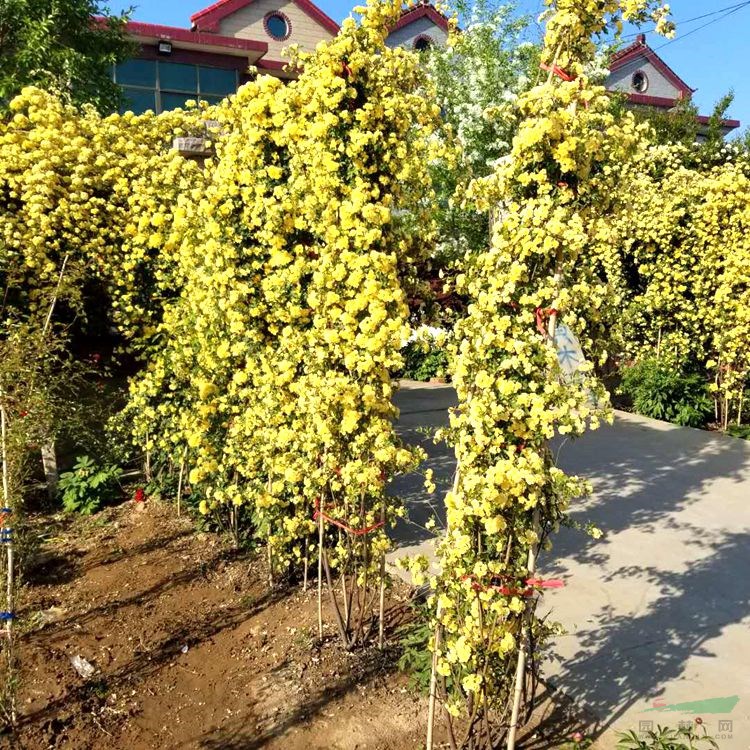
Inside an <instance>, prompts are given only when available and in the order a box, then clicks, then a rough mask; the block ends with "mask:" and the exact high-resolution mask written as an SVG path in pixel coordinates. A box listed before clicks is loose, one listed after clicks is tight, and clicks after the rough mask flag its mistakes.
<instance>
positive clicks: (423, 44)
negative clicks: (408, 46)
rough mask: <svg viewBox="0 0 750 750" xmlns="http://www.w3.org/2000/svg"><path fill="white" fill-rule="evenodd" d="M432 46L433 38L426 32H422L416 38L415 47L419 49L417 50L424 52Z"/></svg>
mask: <svg viewBox="0 0 750 750" xmlns="http://www.w3.org/2000/svg"><path fill="white" fill-rule="evenodd" d="M430 47H432V39H430V37H428V36H427V35H426V34H421V35H420V36H418V37H417V38H416V39H415V40H414V49H415V50H417V52H424V51H425V50H427V49H430Z"/></svg>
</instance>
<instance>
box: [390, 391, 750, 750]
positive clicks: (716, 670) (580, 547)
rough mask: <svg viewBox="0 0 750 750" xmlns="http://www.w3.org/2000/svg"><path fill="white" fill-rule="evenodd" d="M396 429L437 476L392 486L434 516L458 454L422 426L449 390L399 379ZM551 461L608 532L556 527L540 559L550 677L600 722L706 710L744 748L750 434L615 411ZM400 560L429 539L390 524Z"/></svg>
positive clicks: (717, 728) (749, 688) (441, 409)
mask: <svg viewBox="0 0 750 750" xmlns="http://www.w3.org/2000/svg"><path fill="white" fill-rule="evenodd" d="M397 403H398V405H399V406H400V408H401V419H400V430H401V432H402V434H403V435H404V437H405V439H406V440H407V441H409V442H418V443H420V444H422V445H423V446H424V447H425V449H426V450H428V452H429V455H430V458H429V460H428V462H427V466H428V467H431V468H433V470H434V472H435V475H436V477H437V478H438V492H437V493H436V494H435V495H434V496H432V497H428V496H426V495H425V494H424V492H423V491H422V489H421V478H420V477H415V476H410V477H404V478H401V479H400V480H399V481H398V482H396V483H395V487H394V491H395V492H398V493H400V494H401V495H402V496H404V497H405V499H406V501H407V504H408V506H409V509H410V514H411V517H412V520H413V521H415V522H416V523H418V524H424V522H425V521H426V520H427V518H429V517H430V515H432V514H434V513H437V515H438V516H440V515H441V514H442V510H441V508H440V505H441V493H442V492H444V491H445V490H446V489H447V488H448V487H449V485H450V482H451V478H452V474H453V470H454V466H455V462H454V459H453V456H452V455H451V453H450V452H449V451H447V450H446V449H445V448H444V447H442V446H434V445H433V444H432V442H431V441H430V440H429V438H427V437H426V436H425V435H424V434H422V433H421V432H420V428H424V427H435V426H439V425H441V424H445V423H446V420H447V408H448V407H449V406H450V405H452V404H453V403H455V395H454V393H453V391H452V389H451V388H450V387H446V386H443V387H435V386H424V385H421V384H420V385H418V384H414V383H405V384H404V386H403V387H402V390H401V391H400V392H399V393H398V395H397ZM555 449H556V450H557V452H558V460H559V464H560V465H561V467H562V468H564V469H565V470H566V471H568V472H570V473H578V474H580V475H583V476H586V477H587V478H589V479H590V480H591V482H592V484H593V487H594V494H593V496H592V497H591V498H589V499H587V500H586V501H584V502H582V503H580V504H579V505H578V506H577V507H575V509H574V510H573V513H572V515H573V518H574V519H575V520H576V521H578V522H581V523H585V522H587V521H592V522H594V523H595V524H596V525H597V526H599V527H600V528H601V529H602V530H603V531H604V533H605V536H604V538H602V539H600V540H598V541H594V540H592V539H590V538H589V537H587V536H585V535H584V534H583V533H582V532H577V531H573V530H570V529H564V530H563V531H561V533H560V534H559V535H558V536H557V538H556V540H555V549H554V551H553V552H552V553H550V554H549V555H547V556H546V557H545V558H544V559H543V560H542V566H543V572H544V574H545V575H547V576H555V577H560V578H563V579H565V581H566V587H565V588H564V589H561V590H557V591H551V592H549V593H547V594H546V596H545V598H544V601H543V603H542V609H541V612H542V613H545V612H546V611H549V610H551V618H552V619H554V620H556V621H558V622H560V623H561V624H562V625H563V627H564V628H565V631H566V635H563V636H560V637H559V638H558V639H557V641H556V643H555V644H554V646H553V649H552V651H553V653H554V655H555V657H554V660H552V661H550V662H549V663H547V664H546V665H545V668H544V671H545V674H546V675H547V676H548V677H549V679H550V681H551V682H552V683H553V684H554V685H556V686H557V687H559V688H560V689H561V690H562V691H563V692H564V693H566V694H567V695H569V696H570V697H571V698H572V699H574V700H575V701H576V702H577V703H578V704H579V705H582V706H585V707H587V708H588V709H589V710H590V711H591V712H593V713H594V714H595V715H596V716H597V717H598V718H599V719H600V720H601V722H602V724H601V726H602V728H603V729H605V730H606V731H605V733H604V735H603V737H602V743H601V746H603V747H613V746H614V740H613V737H614V730H616V729H636V730H638V729H639V727H640V728H641V729H644V728H646V727H647V726H648V723H649V722H652V723H653V725H654V727H656V725H657V724H662V725H668V726H672V727H676V726H678V725H679V723H680V722H686V721H692V720H693V719H695V718H696V717H698V716H699V717H701V719H703V721H704V723H705V724H706V726H707V727H708V730H709V733H712V734H715V735H717V739H718V742H719V746H720V748H721V750H735V749H737V750H739V749H740V748H742V749H743V750H747V749H748V748H750V442H747V441H742V440H737V439H734V438H729V437H724V436H722V435H715V434H711V433H707V432H704V431H700V430H691V429H685V428H679V427H674V426H672V425H668V424H665V423H663V422H657V421H655V420H651V419H646V418H644V417H639V416H634V415H631V414H625V413H621V412H618V413H617V417H616V421H615V424H614V426H612V427H605V428H603V429H601V430H599V431H597V432H592V433H589V434H587V435H586V436H584V437H583V438H581V439H580V440H578V441H575V442H572V441H568V442H565V443H562V444H560V445H556V446H555ZM397 531H398V535H399V541H400V547H399V549H398V550H397V552H396V553H394V555H395V556H400V555H403V554H412V553H414V552H418V551H422V552H426V553H428V554H430V553H431V552H432V541H431V535H430V534H429V533H428V532H426V531H425V530H424V529H421V528H419V527H418V526H414V525H406V524H404V525H402V526H401V527H399V529H397Z"/></svg>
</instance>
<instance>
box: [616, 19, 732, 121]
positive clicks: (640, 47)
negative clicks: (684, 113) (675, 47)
mask: <svg viewBox="0 0 750 750" xmlns="http://www.w3.org/2000/svg"><path fill="white" fill-rule="evenodd" d="M605 85H606V87H607V88H608V89H609V90H610V91H617V92H620V93H623V94H625V95H626V96H627V100H628V102H629V103H630V104H631V105H632V106H641V107H653V108H654V109H657V110H662V111H665V112H666V111H669V110H670V109H673V108H674V107H676V106H677V105H678V104H680V102H683V101H686V100H690V99H691V98H692V96H693V93H694V92H695V89H692V88H690V86H688V85H687V83H685V81H683V80H682V78H680V76H678V75H677V73H675V72H674V70H672V68H670V67H669V65H667V64H666V63H665V62H664V60H662V58H661V57H659V55H657V54H656V52H654V50H653V49H651V47H649V46H648V44H647V43H646V35H645V34H639V35H638V36H637V38H636V40H635V42H633V44H631V45H629V46H628V47H625V48H624V49H622V50H620V51H619V52H617V53H615V54H614V55H613V56H612V59H611V61H610V66H609V77H608V78H607V81H606V84H605ZM698 122H699V124H700V125H701V126H703V127H704V128H705V127H706V126H707V125H708V122H709V117H708V116H707V115H699V116H698ZM739 126H740V122H739V120H723V121H722V130H723V131H724V134H725V135H726V134H728V133H730V132H731V131H732V130H735V129H736V128H738V127H739Z"/></svg>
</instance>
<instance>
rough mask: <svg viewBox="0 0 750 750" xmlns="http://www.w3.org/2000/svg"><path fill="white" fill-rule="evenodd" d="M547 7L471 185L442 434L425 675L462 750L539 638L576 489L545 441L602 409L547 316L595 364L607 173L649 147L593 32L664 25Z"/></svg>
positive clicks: (568, 5) (486, 739)
mask: <svg viewBox="0 0 750 750" xmlns="http://www.w3.org/2000/svg"><path fill="white" fill-rule="evenodd" d="M549 5H550V6H551V7H550V9H549V11H548V17H547V20H548V22H547V33H546V36H545V49H544V51H543V53H542V65H543V68H544V69H545V70H547V71H548V77H547V80H546V82H545V83H543V84H542V85H539V86H536V87H535V88H533V89H531V90H530V91H529V92H527V93H524V94H522V95H521V96H520V97H519V100H518V115H519V118H520V124H519V128H518V132H517V135H516V136H515V138H514V141H513V147H512V150H511V153H510V155H509V157H508V158H506V159H504V160H503V161H502V162H501V164H500V165H499V167H498V169H497V170H496V172H495V173H494V174H493V175H492V176H491V177H489V178H487V179H484V180H480V181H477V182H475V184H474V185H473V188H472V193H473V196H474V197H475V199H476V201H477V203H478V205H480V206H481V207H483V208H484V209H485V210H487V211H491V212H492V216H493V224H492V233H491V243H490V247H489V248H488V249H487V251H486V252H484V253H482V254H480V255H478V256H477V257H476V259H475V260H474V261H472V263H471V265H470V267H469V268H467V270H466V273H465V275H464V276H463V277H461V278H459V283H460V284H461V285H462V290H463V291H464V293H465V294H466V295H467V296H468V297H469V298H470V304H469V306H468V314H467V316H466V318H465V319H463V320H462V321H460V322H459V323H458V324H457V326H456V330H455V335H454V338H453V340H454V342H455V343H454V345H453V347H452V351H451V372H452V375H453V380H454V382H455V385H456V389H457V392H458V398H459V406H458V407H457V408H456V409H455V410H454V411H453V413H452V414H451V420H450V427H449V429H448V430H447V431H446V436H447V438H448V440H449V442H451V443H452V444H453V445H454V446H455V450H456V456H457V459H458V470H457V475H456V478H455V484H454V488H453V490H452V491H451V492H449V493H448V495H447V497H446V505H447V532H446V534H445V537H444V539H443V540H442V541H441V542H440V544H439V547H438V551H439V562H440V567H441V570H442V571H443V572H442V573H441V574H440V575H439V576H438V577H437V579H436V580H435V588H436V597H435V602H436V623H437V632H438V638H437V645H436V662H435V667H436V672H437V675H438V683H439V684H440V685H442V695H443V698H444V701H445V705H446V707H447V710H448V712H449V714H452V715H454V716H458V715H460V714H461V713H462V712H463V713H464V715H465V718H466V719H468V724H469V736H468V738H467V742H468V741H471V742H474V743H475V744H473V745H472V747H476V746H477V745H478V744H481V743H486V745H487V746H488V747H490V746H492V747H494V746H495V745H494V744H493V743H495V742H496V741H497V732H498V731H504V729H503V727H504V728H507V727H508V725H509V724H511V725H513V726H515V724H517V718H518V717H517V715H516V712H514V713H513V714H512V717H511V715H509V714H508V713H506V711H505V709H507V708H509V703H510V702H511V701H512V699H513V682H514V674H515V673H516V672H517V671H518V672H520V674H521V677H523V676H524V662H523V661H521V662H520V664H521V666H520V667H519V668H518V670H517V666H516V665H517V661H518V656H519V651H520V652H521V654H523V655H524V657H525V655H526V654H527V653H528V651H529V646H530V644H531V643H535V644H536V645H539V644H540V643H541V642H542V641H543V640H544V636H545V630H546V626H543V625H542V624H541V623H539V622H538V621H536V620H535V619H534V615H533V611H534V602H535V601H536V594H537V592H538V590H539V589H541V588H543V587H544V586H545V582H544V581H540V580H538V579H536V578H534V568H535V560H536V555H537V552H538V550H539V548H540V545H542V544H543V542H544V541H545V540H546V539H547V538H548V536H549V535H550V533H552V532H553V531H554V530H555V528H556V526H557V524H558V523H559V522H560V520H561V518H562V517H563V516H564V514H565V512H566V509H567V507H568V504H569V503H570V501H571V500H573V499H575V498H577V497H579V496H581V495H582V494H583V493H584V492H585V491H586V487H585V484H584V483H583V482H582V481H581V480H579V479H578V478H576V477H568V476H566V475H565V474H564V473H563V472H562V471H561V470H559V469H558V468H556V467H555V465H554V461H553V457H552V454H551V452H550V450H549V448H548V441H549V440H550V439H551V438H552V437H553V436H554V435H555V433H558V434H563V435H565V434H572V435H579V434H581V433H582V432H583V431H584V430H585V429H586V428H587V427H588V426H590V427H596V426H597V424H598V421H599V419H600V417H601V416H602V415H606V414H607V401H606V397H605V395H604V391H603V389H602V387H601V385H600V384H599V383H598V382H597V380H596V378H595V377H594V375H593V372H592V369H593V365H592V364H591V362H588V363H584V364H582V365H581V366H580V367H579V368H578V370H577V372H576V373H575V374H574V375H573V376H570V375H567V376H566V375H564V373H563V371H562V370H561V368H560V366H559V364H558V351H557V348H558V346H559V345H560V342H559V340H558V336H557V334H558V332H559V329H558V325H559V323H558V321H560V320H562V321H564V323H565V325H566V326H567V327H568V329H570V330H572V331H574V332H575V333H576V334H577V336H578V337H579V339H580V340H581V343H582V345H583V348H584V351H586V352H587V354H588V355H589V358H590V359H591V357H592V356H597V357H600V358H603V357H604V356H606V352H604V351H600V350H598V349H597V347H596V346H595V345H594V342H595V341H596V340H598V339H599V338H600V337H601V336H600V333H599V331H600V329H601V327H602V326H603V325H604V324H605V323H606V321H607V320H608V319H610V318H611V316H612V311H611V309H608V308H610V305H611V299H612V289H611V286H610V285H609V283H608V282H607V281H603V280H602V278H604V276H603V275H602V274H600V273H599V271H600V269H601V265H602V261H601V257H600V254H601V250H600V247H601V245H602V244H603V243H604V241H605V240H606V239H607V237H608V236H610V232H611V230H610V222H609V215H610V214H611V212H613V211H614V210H615V209H616V208H617V206H618V201H619V199H620V197H621V195H622V193H621V192H620V191H618V189H617V186H618V180H619V171H620V169H621V168H622V165H623V164H626V163H628V162H630V161H631V160H633V159H638V158H640V157H642V156H643V154H644V150H645V143H644V140H643V128H641V127H639V126H637V125H636V123H635V120H634V119H633V117H632V116H631V115H629V114H625V115H622V116H616V115H614V114H612V107H611V102H610V99H609V97H608V95H607V94H606V92H605V90H604V88H603V87H600V86H596V85H593V84H592V83H591V82H590V81H589V80H588V79H587V77H586V75H585V69H586V68H585V66H586V63H587V62H588V61H589V60H590V59H591V57H592V55H593V53H594V51H595V46H594V43H593V41H592V37H593V36H594V35H596V34H599V33H601V32H603V31H605V30H606V29H607V28H608V27H609V26H610V25H612V24H614V25H615V26H617V25H619V24H620V23H621V21H622V20H623V19H632V20H639V19H642V18H643V17H644V16H645V14H651V15H652V16H653V17H655V18H657V19H662V18H663V16H662V13H661V10H660V9H659V8H658V7H654V6H655V4H654V3H649V2H647V1H646V0H643V1H642V2H630V1H629V2H622V3H621V2H617V1H615V0H612V1H610V2H600V1H599V0H586V1H585V2H580V0H575V2H574V1H573V0H558V1H556V2H555V1H552V2H550V3H549ZM663 23H664V21H662V24H663ZM519 695H520V693H519ZM493 717H494V718H496V719H498V720H499V724H500V727H491V726H490V722H491V720H492V719H493ZM510 731H511V732H514V731H515V729H514V728H512V729H511V730H510ZM458 744H460V743H458Z"/></svg>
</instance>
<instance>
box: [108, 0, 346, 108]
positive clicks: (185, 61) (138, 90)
mask: <svg viewBox="0 0 750 750" xmlns="http://www.w3.org/2000/svg"><path fill="white" fill-rule="evenodd" d="M190 22H191V25H190V28H180V27H175V26H162V25H159V24H151V23H140V22H138V21H131V22H129V23H128V25H127V34H128V36H129V37H130V38H131V39H132V40H133V41H134V42H136V44H137V45H138V52H137V54H136V56H135V57H134V58H133V59H131V60H127V61H126V62H124V63H122V64H120V65H118V66H117V67H116V69H115V72H114V76H115V81H116V82H117V83H119V84H120V85H121V86H122V88H123V91H124V93H125V98H126V103H125V109H130V110H133V111H134V112H144V111H146V110H147V109H152V110H154V111H156V112H162V111H164V110H169V109H175V108H177V107H181V106H183V105H184V104H185V102H186V101H188V100H190V99H202V100H205V101H208V102H210V103H215V102H218V101H220V100H221V99H223V98H224V97H226V96H227V95H229V94H233V93H234V92H235V91H237V89H238V87H239V86H241V85H242V84H243V83H246V82H247V81H249V80H250V79H251V78H252V77H253V75H254V73H251V72H250V68H251V66H252V67H255V68H257V70H258V72H259V73H267V74H270V75H273V76H277V77H280V78H286V77H289V76H290V75H291V74H290V73H289V72H288V71H285V70H284V67H285V66H286V61H285V60H284V57H283V55H282V50H283V49H284V48H285V47H288V46H289V45H292V44H297V45H299V47H300V48H301V49H303V50H310V51H311V50H313V49H314V48H315V45H316V44H317V43H318V42H320V41H322V40H328V39H332V38H333V37H334V36H336V34H337V33H338V31H339V25H338V24H337V23H336V22H335V21H334V20H333V19H331V18H329V16H327V15H326V14H325V13H324V12H323V11H322V10H321V9H320V8H318V6H317V5H315V4H314V3H312V2H310V0H219V2H216V3H214V4H213V5H211V6H209V7H208V8H205V9H203V10H200V11H198V12H197V13H195V14H193V15H192V16H191V18H190Z"/></svg>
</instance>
